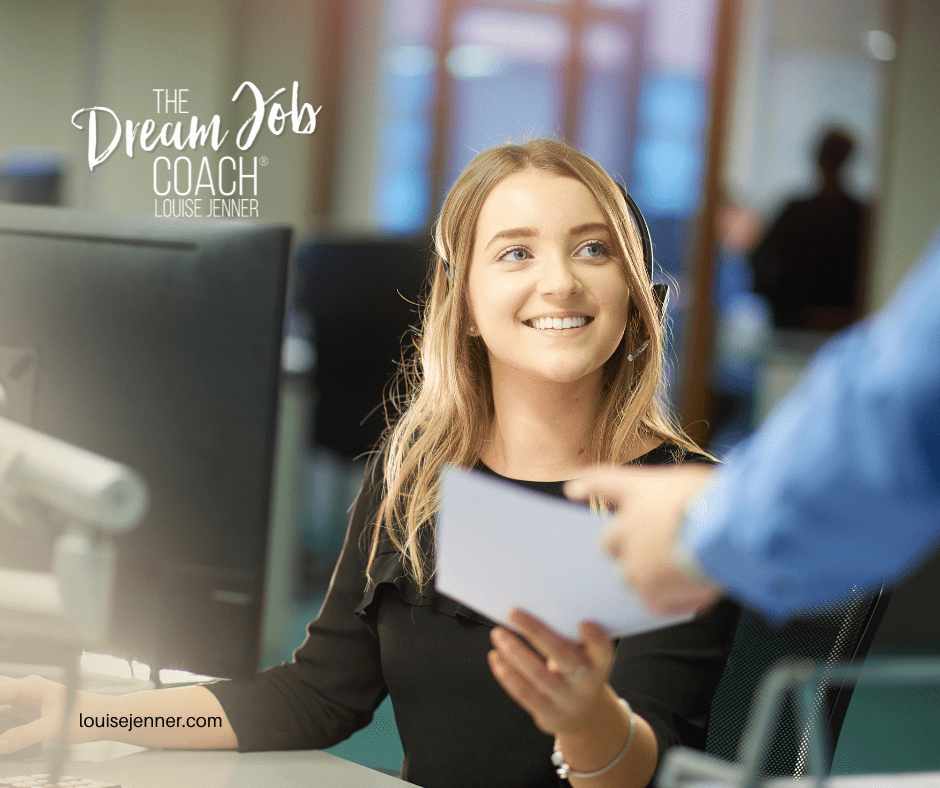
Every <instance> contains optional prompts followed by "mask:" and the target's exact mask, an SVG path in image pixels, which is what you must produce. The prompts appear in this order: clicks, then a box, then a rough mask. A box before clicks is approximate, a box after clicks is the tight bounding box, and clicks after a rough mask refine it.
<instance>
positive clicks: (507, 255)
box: [497, 246, 529, 263]
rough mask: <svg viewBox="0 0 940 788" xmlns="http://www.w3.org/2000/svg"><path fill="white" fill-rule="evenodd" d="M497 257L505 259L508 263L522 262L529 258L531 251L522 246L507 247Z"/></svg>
mask: <svg viewBox="0 0 940 788" xmlns="http://www.w3.org/2000/svg"><path fill="white" fill-rule="evenodd" d="M497 259H499V260H505V261H506V262H507V263H522V262H524V261H526V260H528V259H529V252H528V251H527V250H526V249H524V248H523V247H521V246H517V247H515V248H513V249H507V250H506V251H505V252H503V253H502V254H501V255H500V256H499V257H498V258H497Z"/></svg>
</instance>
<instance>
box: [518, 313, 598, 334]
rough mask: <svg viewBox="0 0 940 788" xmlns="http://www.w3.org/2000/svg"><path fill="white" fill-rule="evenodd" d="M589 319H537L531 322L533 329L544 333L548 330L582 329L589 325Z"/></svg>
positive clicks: (582, 317)
mask: <svg viewBox="0 0 940 788" xmlns="http://www.w3.org/2000/svg"><path fill="white" fill-rule="evenodd" d="M587 322H588V319H587V318H586V317H584V316H583V315H582V316H580V317H537V318H535V319H534V320H532V321H531V324H532V327H533V328H537V329H539V331H544V330H545V329H546V328H555V329H563V328H581V327H582V326H585V325H587Z"/></svg>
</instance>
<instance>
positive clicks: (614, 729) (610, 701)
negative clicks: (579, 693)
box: [555, 684, 633, 772]
mask: <svg viewBox="0 0 940 788" xmlns="http://www.w3.org/2000/svg"><path fill="white" fill-rule="evenodd" d="M632 713H633V712H632V711H631V710H630V708H629V706H627V705H626V704H625V702H621V699H620V697H619V696H618V695H617V693H616V692H615V691H614V689H613V687H611V686H610V684H605V685H604V687H603V688H602V690H601V694H600V697H599V698H598V703H597V704H596V705H595V707H594V708H593V710H592V711H591V713H590V714H589V715H588V716H587V719H586V721H585V722H584V724H583V725H580V726H578V727H576V728H573V729H571V730H567V731H559V732H558V733H557V734H556V736H555V748H556V749H557V750H560V751H561V752H562V753H564V756H565V762H566V763H567V764H568V765H569V766H570V767H571V769H572V770H573V771H578V772H584V771H593V770H594V769H597V768H599V767H602V766H604V765H606V764H607V763H609V762H610V761H611V760H612V759H613V758H615V757H616V756H617V755H618V754H619V752H620V750H621V749H622V748H623V744H624V742H625V741H626V737H627V735H628V731H629V729H630V719H631V715H632ZM608 756H609V757H608Z"/></svg>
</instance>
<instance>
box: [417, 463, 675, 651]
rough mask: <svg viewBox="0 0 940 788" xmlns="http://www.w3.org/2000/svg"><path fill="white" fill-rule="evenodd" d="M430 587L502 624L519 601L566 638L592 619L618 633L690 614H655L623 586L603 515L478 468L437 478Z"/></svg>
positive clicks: (455, 469)
mask: <svg viewBox="0 0 940 788" xmlns="http://www.w3.org/2000/svg"><path fill="white" fill-rule="evenodd" d="M441 482H442V489H443V503H442V505H441V510H440V514H439V516H438V523H437V581H436V582H437V590H438V591H439V592H441V593H442V594H446V595H447V596H449V597H452V598H453V599H456V600H457V601H458V602H461V603H462V604H464V605H467V606H468V607H471V608H473V609H474V610H476V611H477V612H479V613H482V614H483V615H485V616H487V617H488V618H491V619H492V620H493V621H497V622H499V623H502V624H506V625H508V619H509V613H510V612H511V611H512V610H513V608H516V607H519V608H522V609H524V610H527V611H528V612H530V613H531V614H532V615H534V616H537V617H538V618H540V619H542V621H544V622H545V623H546V624H548V625H549V626H550V627H552V628H553V629H555V630H556V631H557V632H559V633H560V634H562V635H564V636H565V637H567V638H570V639H571V640H580V637H579V635H578V625H579V624H580V623H581V622H582V621H593V622H595V623H597V624H599V625H600V626H602V627H604V629H606V630H607V632H608V633H609V634H610V635H612V636H614V637H619V636H622V635H631V634H634V633H637V632H642V631H644V630H649V629H657V628H659V627H664V626H669V625H671V624H676V623H679V622H681V621H686V620H688V619H689V618H691V615H683V616H679V617H673V618H663V617H661V616H658V615H656V614H654V613H652V612H650V611H649V609H647V607H646V606H645V605H644V604H643V602H642V601H641V600H640V598H639V597H638V596H637V595H636V594H634V593H633V592H632V591H631V590H630V589H629V588H628V587H627V586H626V585H624V583H623V580H622V578H621V575H620V570H619V568H618V565H617V563H616V562H615V561H614V559H613V558H611V557H610V556H608V555H607V554H606V553H605V552H604V550H603V548H602V547H601V536H602V534H603V532H604V530H605V529H606V527H607V525H608V524H609V521H610V518H609V517H604V516H600V515H597V514H594V513H592V512H591V511H590V509H588V508H587V507H585V506H583V505H579V504H575V503H572V502H570V501H565V500H561V499H558V498H553V497H551V496H548V495H543V494H541V493H536V492H531V491H529V490H525V489H523V488H521V487H518V486H516V485H513V484H510V483H509V482H505V481H502V480H500V479H494V478H492V477H490V476H487V475H485V474H483V473H480V472H478V471H470V470H467V469H466V468H459V467H456V466H449V467H448V468H446V469H445V470H444V471H443V472H442V474H441Z"/></svg>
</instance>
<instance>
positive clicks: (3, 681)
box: [0, 676, 84, 754]
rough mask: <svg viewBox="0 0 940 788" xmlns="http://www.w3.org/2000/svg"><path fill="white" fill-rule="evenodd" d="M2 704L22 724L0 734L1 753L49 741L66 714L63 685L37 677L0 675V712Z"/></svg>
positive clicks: (2, 708)
mask: <svg viewBox="0 0 940 788" xmlns="http://www.w3.org/2000/svg"><path fill="white" fill-rule="evenodd" d="M79 694H80V695H83V694H84V693H79ZM76 705H77V704H76ZM4 707H8V708H9V710H10V711H11V712H12V713H13V716H14V717H17V718H19V719H20V720H22V721H23V723H24V724H22V725H18V726H17V727H15V728H10V729H9V730H7V731H6V732H5V733H2V734H0V754H4V753H8V752H15V751H16V750H22V749H23V748H24V747H29V746H30V745H31V744H36V743H37V742H43V741H50V740H52V739H54V738H55V737H56V736H57V735H58V733H59V729H60V727H61V725H62V715H63V714H64V713H65V687H63V686H62V685H61V684H56V683H55V682H53V681H49V680H48V679H44V678H41V677H40V676H27V677H26V678H22V679H9V678H6V677H5V676H0V711H3V710H4Z"/></svg>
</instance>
